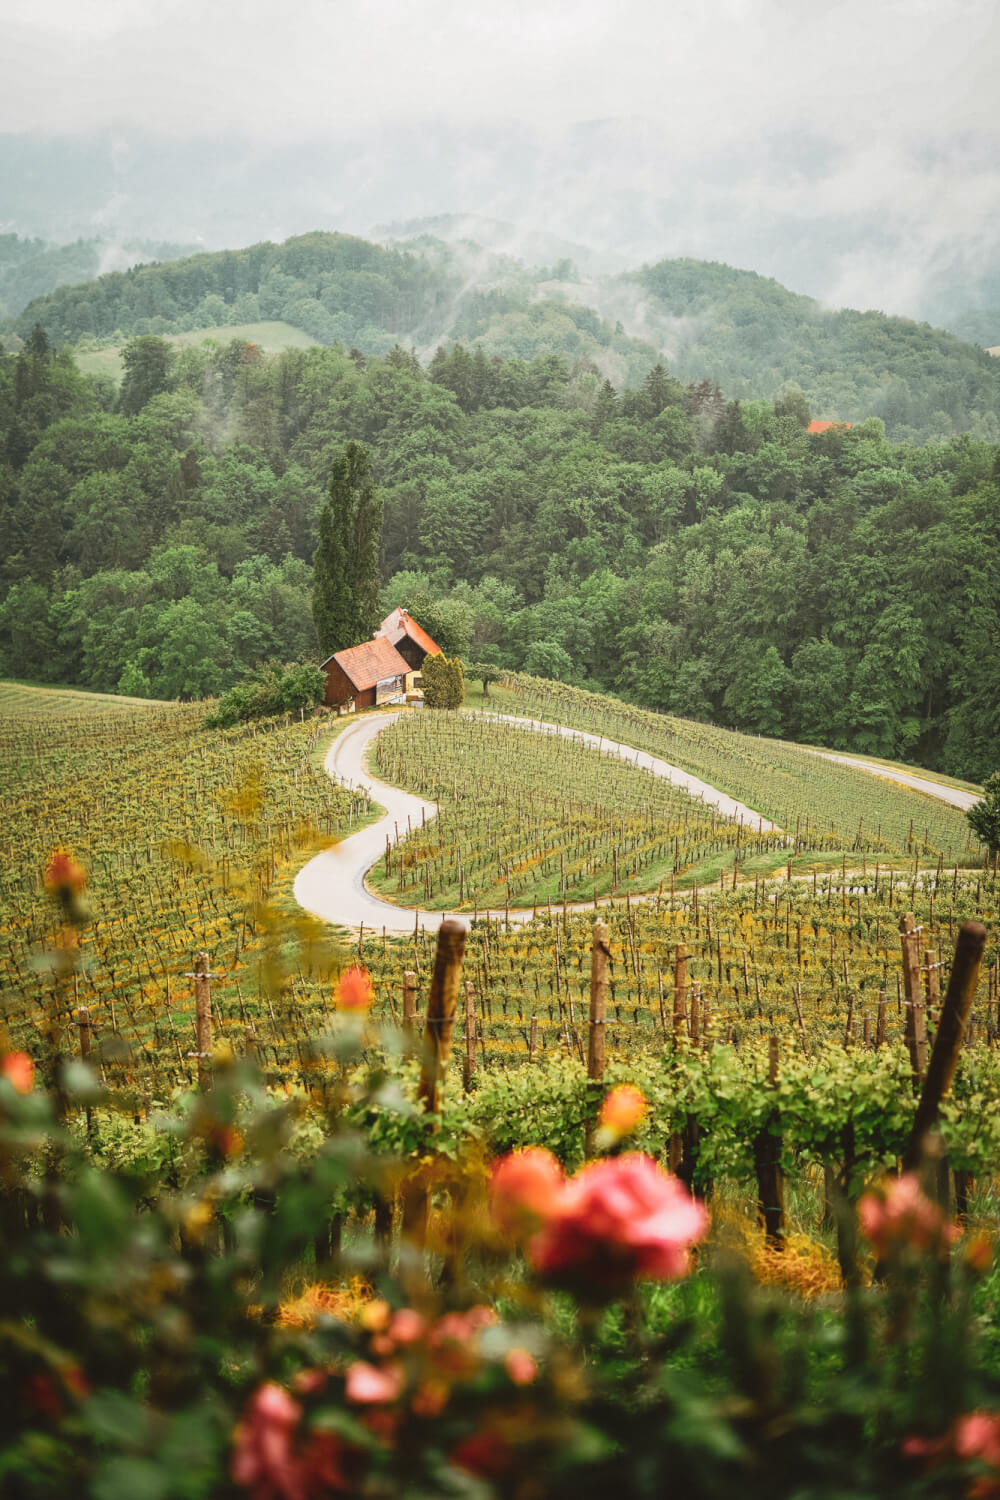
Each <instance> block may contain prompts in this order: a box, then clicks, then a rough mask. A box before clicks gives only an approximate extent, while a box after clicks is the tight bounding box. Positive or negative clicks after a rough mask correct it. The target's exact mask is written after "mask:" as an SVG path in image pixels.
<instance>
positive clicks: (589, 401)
mask: <svg viewBox="0 0 1000 1500" xmlns="http://www.w3.org/2000/svg"><path fill="white" fill-rule="evenodd" d="M125 364H126V372H125V379H124V382H123V384H122V388H121V391H120V393H117V394H115V393H114V392H113V391H111V389H110V388H109V387H108V386H107V385H106V384H102V383H101V382H100V381H96V382H95V381H93V380H90V379H88V378H86V377H84V376H83V375H81V374H80V372H79V371H78V370H77V369H76V367H75V366H74V364H73V361H72V358H71V356H69V355H68V354H67V353H65V352H55V351H54V350H53V349H52V348H51V347H50V346H49V344H48V341H47V339H46V337H45V335H44V332H43V331H42V330H40V329H38V330H36V331H35V332H34V333H33V334H31V335H30V336H29V339H28V342H27V344H26V346H25V348H24V349H23V350H22V351H21V352H20V353H19V354H17V355H13V356H6V357H2V358H0V441H2V445H3V446H2V462H0V507H2V515H3V522H4V535H5V537H6V538H8V544H7V548H6V551H5V554H4V557H3V561H2V571H0V589H2V595H0V598H2V603H0V669H2V671H3V672H4V673H5V674H7V675H14V676H19V677H24V678H29V679H35V680H49V681H60V682H74V683H77V684H80V685H82V686H86V687H91V688H94V689H100V690H111V691H114V690H116V689H117V690H119V691H122V692H129V693H136V694H143V693H145V694H149V695H152V696H157V697H159V696H162V697H174V696H189V697H199V696H203V695H205V694H212V693H216V692H220V691H224V690H226V689H227V688H229V687H230V686H232V684H233V683H234V682H235V681H237V680H238V679H239V677H240V676H241V675H242V674H243V672H244V671H245V670H246V669H248V668H255V667H257V666H259V665H260V664H262V663H264V662H266V661H269V660H277V661H283V662H287V661H293V660H307V659H309V658H310V656H314V655H315V654H316V651H317V650H318V644H317V638H316V633H315V628H314V623H313V618H312V587H313V559H314V556H315V554H316V551H317V547H318V545H319V542H320V530H319V518H320V515H321V512H322V510H323V507H324V504H325V503H326V501H327V499H328V497H329V490H330V480H331V474H332V473H333V471H334V467H335V464H336V463H337V461H338V460H339V459H340V458H341V457H342V455H343V453H344V450H345V446H346V444H348V443H350V442H357V443H360V444H363V445H364V446H365V447H366V448H367V449H368V451H369V453H370V458H371V465H372V474H373V479H374V483H375V485H376V487H377V491H378V495H379V498H380V501H381V504H382V508H383V522H382V527H381V535H380V538H379V543H378V565H379V570H380V577H381V582H382V591H381V598H380V600H379V608H380V609H382V610H385V611H388V610H389V609H391V608H394V607H395V606H396V605H397V604H405V605H406V607H407V608H408V609H409V610H410V611H411V613H412V614H413V615H414V616H415V617H416V618H417V619H418V620H419V621H420V622H421V624H423V625H424V626H425V628H427V629H428V630H429V631H430V633H431V634H432V635H433V636H434V637H435V639H436V640H438V642H439V644H440V645H441V646H442V648H443V649H444V651H445V652H446V654H447V655H449V656H455V655H462V656H465V657H466V659H471V660H474V661H476V662H480V663H484V664H489V665H493V666H496V667H507V668H514V669H518V670H526V671H529V672H533V673H537V674H539V675H543V676H549V677H555V678H560V679H563V680H566V681H570V682H574V683H578V684H580V685H585V686H589V687H592V688H596V689H599V690H602V691H608V692H613V693H617V694H619V695H621V696H623V697H625V698H627V699H630V700H632V701H635V702H638V703H642V704H645V705H647V706H649V707H652V708H656V709H660V710H665V711H668V712H671V713H675V714H679V715H683V716H686V717H691V718H695V719H703V720H711V721H714V722H717V723H721V724H724V725H729V726H732V727H735V728H740V729H744V730H749V731H751V732H757V733H761V734H767V735H777V736H784V737H788V738H795V739H799V740H803V741H805V742H807V743H822V744H826V745H830V746H832V747H834V748H848V749H856V750H860V751H864V752H866V753H869V754H878V755H884V756H905V757H907V758H910V759H914V760H917V761H920V762H922V763H923V764H926V765H928V766H931V767H938V768H941V769H945V770H950V771H953V772H955V773H957V774H962V775H967V776H972V777H976V778H980V777H982V776H984V775H986V774H988V773H989V772H990V771H991V770H993V769H994V766H993V758H994V757H995V746H996V744H997V743H1000V625H998V621H1000V450H998V447H997V445H996V444H993V443H988V442H985V441H981V440H976V439H973V438H971V437H970V436H968V435H962V436H959V437H957V438H954V439H952V440H950V441H948V442H944V443H937V444H926V445H924V446H920V447H918V446H913V445H909V444H893V443H890V442H889V441H888V440H887V439H886V436H885V431H884V428H883V425H882V423H881V422H879V421H878V420H875V419H871V420H869V421H866V422H864V423H860V424H857V425H855V426H854V427H853V428H852V429H851V430H842V429H841V430H837V429H834V430H830V431H827V432H824V433H821V434H810V433H809V432H808V431H807V427H808V422H809V419H810V415H811V413H810V409H809V406H808V404H807V402H806V401H805V398H804V397H803V396H802V394H801V392H798V393H797V392H794V391H791V392H787V393H786V394H785V395H784V396H783V397H781V398H779V399H777V400H776V401H773V402H765V401H730V400H727V399H726V398H725V396H724V395H723V394H722V392H721V391H720V390H719V388H718V386H716V385H715V384H714V383H712V382H710V381H700V382H696V383H684V382H682V381H680V380H678V379H677V378H676V377H675V376H674V375H672V374H671V373H670V372H668V371H667V370H666V369H665V368H664V367H663V366H662V365H659V364H657V365H654V366H653V367H652V368H651V369H650V370H649V371H648V372H647V375H646V377H645V379H644V380H643V381H642V382H641V383H640V384H638V385H636V386H635V387H633V388H626V389H620V390H619V389H615V388H614V387H613V386H612V385H611V384H610V382H608V381H607V380H605V379H603V378H602V377H601V376H600V374H599V373H598V372H597V371H596V370H594V369H593V368H592V367H591V365H590V363H589V361H587V360H579V361H577V362H575V363H574V364H570V363H569V362H567V361H566V360H564V359H561V358H560V357H559V356H557V355H551V354H550V355H540V356H536V357H535V358H533V359H531V360H524V359H517V358H513V359H506V360H502V359H496V358H490V357H489V356H487V355H486V353H485V351H484V350H483V349H482V348H477V349H475V350H469V349H465V348H464V347H457V348H454V349H451V350H440V351H439V352H438V354H437V355H436V356H435V357H434V358H433V359H432V360H431V361H430V364H429V365H428V366H427V367H424V366H422V365H421V363H420V362H419V361H418V360H417V359H416V357H415V356H414V355H413V354H412V353H410V352H407V351H406V350H404V349H402V348H400V347H398V346H397V347H394V348H392V349H390V350H389V352H388V353H387V354H386V355H384V356H382V357H378V358H366V357H365V356H364V355H362V354H361V353H360V352H359V351H357V350H356V349H355V350H353V351H349V350H347V349H345V348H343V347H341V346H331V347H317V348H312V349H308V350H289V351H287V352H286V353H285V354H283V355H280V356H274V357H268V356H265V355H263V354H262V353H261V351H260V350H259V349H257V348H256V347H255V346H253V345H246V344H243V343H239V342H233V343H232V344H230V345H228V346H225V345H205V346H202V347H200V348H194V349H185V350H180V351H178V350H175V349H174V348H173V347H172V346H170V345H169V344H167V343H166V342H165V341H164V340H161V339H158V338H156V337H154V336H144V337H142V338H138V339H136V340H133V341H132V342H131V343H130V344H129V346H128V347H127V349H126V351H125Z"/></svg>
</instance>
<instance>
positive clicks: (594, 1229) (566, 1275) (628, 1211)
mask: <svg viewBox="0 0 1000 1500" xmlns="http://www.w3.org/2000/svg"><path fill="white" fill-rule="evenodd" d="M707 1227H708V1214H707V1212H706V1210H705V1208H704V1206H703V1205H702V1204H701V1203H698V1202H696V1201H695V1199H693V1198H692V1197H690V1195H689V1194H688V1192H687V1191H686V1189H685V1188H684V1187H683V1186H682V1184H681V1183H680V1182H678V1180H677V1178H676V1177H672V1176H671V1175H670V1173H669V1172H665V1171H664V1170H663V1168H662V1167H661V1166H659V1165H658V1164H657V1163H656V1162H655V1161H653V1159H652V1157H649V1156H642V1155H640V1154H639V1153H637V1152H632V1153H630V1154H629V1155H628V1156H621V1157H617V1158H612V1159H610V1160H605V1161H596V1162H592V1163H590V1165H589V1166H586V1167H584V1168H583V1169H582V1170H581V1171H579V1172H578V1173H577V1174H576V1176H575V1177H573V1178H571V1179H570V1181H569V1182H568V1183H567V1184H566V1187H565V1188H564V1190H563V1192H562V1195H561V1196H560V1198H559V1201H558V1203H557V1205H556V1209H555V1213H554V1214H553V1215H552V1216H551V1217H550V1218H549V1219H548V1221H547V1223H546V1224H545V1225H544V1226H543V1228H542V1230H541V1231H540V1233H539V1234H538V1235H536V1237H535V1239H534V1240H533V1241H532V1244H531V1246H530V1255H531V1260H532V1263H533V1265H534V1267H535V1269H536V1270H537V1271H539V1272H540V1273H541V1274H542V1275H543V1276H546V1277H548V1278H549V1279H550V1280H552V1281H556V1282H561V1283H563V1284H565V1285H570V1286H576V1287H578V1288H582V1289H585V1290H587V1291H589V1292H590V1293H594V1292H597V1293H600V1294H601V1295H604V1296H615V1295H617V1294H618V1293H619V1292H620V1291H622V1290H623V1289H624V1288H625V1287H627V1286H628V1284H629V1283H630V1282H631V1281H633V1280H635V1279H636V1278H638V1277H642V1278H646V1279H648V1280H652V1281H674V1280H676V1279H677V1278H678V1277H680V1276H683V1275H684V1274H685V1272H686V1271H687V1269H688V1250H689V1249H690V1247H691V1246H692V1245H693V1244H696V1243H697V1241H698V1240H700V1239H702V1238H703V1236H704V1234H705V1231H706V1229H707Z"/></svg>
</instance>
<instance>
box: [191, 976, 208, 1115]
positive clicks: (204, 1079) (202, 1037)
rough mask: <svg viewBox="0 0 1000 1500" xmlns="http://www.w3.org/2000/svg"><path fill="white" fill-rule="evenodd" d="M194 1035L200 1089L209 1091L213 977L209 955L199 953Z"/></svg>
mask: <svg viewBox="0 0 1000 1500" xmlns="http://www.w3.org/2000/svg"><path fill="white" fill-rule="evenodd" d="M190 977H191V978H192V979H193V980H194V1034H195V1042H196V1046H197V1051H196V1053H195V1056H196V1058H197V1059H198V1087H199V1088H200V1089H207V1088H208V1086H209V1084H210V1083H211V1081H212V1069H211V1067H210V1063H211V1060H212V975H211V974H210V973H209V968H208V954H207V953H199V954H198V957H197V958H196V959H195V961H194V973H193V974H192V975H191V976H190Z"/></svg>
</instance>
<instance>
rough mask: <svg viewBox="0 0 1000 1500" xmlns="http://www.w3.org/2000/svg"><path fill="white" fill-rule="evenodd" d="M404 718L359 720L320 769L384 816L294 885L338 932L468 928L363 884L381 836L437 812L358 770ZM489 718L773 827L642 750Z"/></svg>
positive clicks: (300, 898)
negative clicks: (596, 753)
mask: <svg viewBox="0 0 1000 1500" xmlns="http://www.w3.org/2000/svg"><path fill="white" fill-rule="evenodd" d="M407 712H412V710H407V709H401V710H400V711H399V713H388V714H371V715H366V716H365V717H363V718H360V719H358V720H357V721H356V723H353V724H351V725H350V726H349V727H348V728H347V729H345V730H344V732H343V733H342V734H340V735H338V736H337V738H336V739H335V740H334V742H333V744H332V745H331V746H330V750H329V753H328V754H327V757H326V761H325V762H324V764H325V767H326V770H327V772H328V773H329V774H330V776H332V777H333V778H334V780H335V781H343V782H345V783H346V784H347V785H348V786H351V787H356V788H362V789H364V790H365V791H367V792H368V794H369V795H370V796H371V797H373V798H374V800H375V801H376V802H378V803H379V804H380V805H381V806H382V807H383V808H384V809H385V813H384V816H383V817H381V818H379V819H378V821H377V822H375V823H371V824H369V826H368V827H367V828H362V829H361V830H360V831H359V832H358V833H354V834H351V835H350V836H349V837H348V838H346V839H342V840H341V841H340V843H339V844H334V845H333V847H332V848H331V849H325V850H324V851H323V853H322V854H317V855H316V857H315V859H311V860H310V861H309V863H308V864H307V865H306V866H305V867H304V869H302V870H300V871H299V873H298V875H297V876H296V878H295V887H294V890H295V899H296V901H297V902H298V903H299V905H300V906H302V907H304V908H305V910H306V911H308V912H311V913H312V914H313V915H314V916H317V917H323V918H324V919H325V920H326V921H328V922H335V923H337V924H338V925H339V926H342V927H352V928H355V929H356V928H359V927H360V926H361V924H362V922H363V923H364V925H365V927H368V928H371V929H372V930H373V931H378V930H380V929H381V928H382V927H384V928H385V929H386V931H387V932H390V933H395V934H399V933H407V932H412V931H413V929H414V927H415V926H418V925H419V926H420V927H421V928H423V929H424V930H425V931H427V932H436V931H437V929H438V928H439V927H440V925H441V923H442V922H443V921H444V919H445V917H448V916H457V917H458V918H459V920H461V921H467V920H468V917H469V913H468V912H445V911H426V910H425V909H424V908H423V907H416V906H394V905H393V904H391V903H390V902H388V901H383V900H382V899H381V898H380V897H379V896H376V895H375V894H374V892H372V891H370V890H369V889H368V888H367V886H366V885H365V876H366V875H367V874H368V871H369V870H370V869H371V867H372V865H374V864H375V862H376V860H378V859H379V858H380V856H381V855H382V854H383V853H384V852H385V841H386V838H387V837H388V838H390V839H392V841H393V843H395V842H396V838H397V836H398V837H400V838H402V837H405V835H406V832H407V829H408V828H409V827H414V828H418V827H419V826H420V824H421V823H422V822H423V821H425V820H426V819H427V818H433V817H435V816H436V814H437V807H436V805H435V804H434V803H433V802H425V801H424V800H423V798H421V797H415V796H413V795H412V793H410V792H403V791H400V789H399V788H398V787H394V786H389V784H388V783H387V782H385V781H379V780H377V779H376V778H375V777H374V776H372V775H371V774H370V773H369V772H368V771H366V769H365V764H364V758H365V752H366V751H367V749H368V747H369V745H371V743H372V741H373V740H374V739H375V737H376V735H378V734H380V733H381V731H382V730H383V729H385V728H386V727H387V726H388V725H389V724H392V723H394V722H395V720H396V719H398V718H399V717H400V713H407ZM493 717H495V718H496V720H497V721H498V722H502V723H505V724H515V725H519V726H520V727H522V728H524V729H533V730H536V731H538V732H539V733H541V734H556V735H559V736H561V737H563V738H565V739H575V740H582V741H583V743H584V744H587V745H591V746H593V747H594V748H595V749H597V750H601V751H604V752H605V753H607V754H611V755H617V756H619V757H620V758H621V759H622V760H627V761H628V762H629V763H630V764H631V765H635V766H638V767H640V768H645V769H646V770H648V771H652V773H653V775H654V776H662V777H664V778H665V779H666V780H667V781H670V782H672V783H673V784H674V785H675V786H681V787H684V788H685V790H687V791H689V792H691V794H692V795H693V796H695V797H701V798H702V799H703V800H704V801H705V803H706V804H707V805H708V806H710V807H716V808H718V809H719V811H720V812H721V813H723V814H724V816H726V817H729V818H741V817H742V818H743V819H744V821H745V822H746V824H747V826H748V827H750V828H752V829H753V830H754V831H755V832H756V831H757V830H758V829H759V830H760V831H761V832H764V833H767V832H770V831H772V830H773V829H774V828H775V827H776V825H775V824H773V823H769V822H768V820H767V819H766V818H761V817H760V815H759V814H758V813H755V812H752V811H751V809H750V808H748V807H744V806H743V804H742V803H741V802H735V801H734V800H733V798H732V797H727V796H726V795H725V793H723V792H719V791H716V789H715V788H714V787H710V786H708V785H707V784H706V783H705V782H704V781H699V780H698V778H697V777H696V776H690V775H688V773H687V772H686V771H681V770H678V768H677V767H676V766H671V765H668V764H667V762H666V761H664V760H660V759H658V757H657V756H655V755H648V754H647V753H646V752H645V751H644V750H636V749H635V748H634V747H633V746H631V745H622V744H619V742H618V741H617V740H608V739H604V738H603V737H601V736H599V735H596V734H587V733H585V732H584V731H583V730H581V729H566V728H564V727H563V726H562V725H553V724H542V723H540V722H539V721H538V720H537V719H518V718H514V717H512V716H511V715H509V714H497V715H495V716H493ZM407 820H409V822H408V821H407ZM570 909H571V910H573V911H586V910H590V909H592V903H591V902H587V903H585V904H584V905H580V906H574V907H571V908H570ZM489 915H490V916H492V917H497V916H501V917H502V916H503V915H504V912H503V911H499V912H498V911H492V912H490V913H489ZM531 915H532V913H531V910H530V908H528V909H525V908H523V907H517V908H515V907H512V908H511V910H510V920H511V921H512V922H527V921H529V920H530V919H531Z"/></svg>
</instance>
